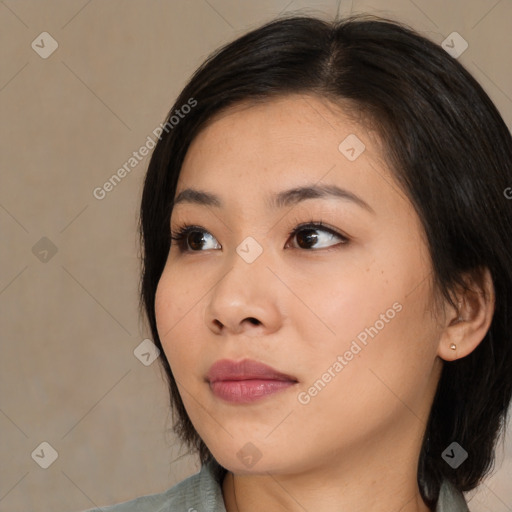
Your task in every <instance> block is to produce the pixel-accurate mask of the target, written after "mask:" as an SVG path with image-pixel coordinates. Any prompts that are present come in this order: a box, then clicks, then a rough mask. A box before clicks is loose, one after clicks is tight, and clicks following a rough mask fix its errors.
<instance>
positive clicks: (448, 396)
mask: <svg viewBox="0 0 512 512" xmlns="http://www.w3.org/2000/svg"><path fill="white" fill-rule="evenodd" d="M291 93H308V94H316V95H319V96H321V97H324V98H326V99H329V100H332V101H333V102H338V103H340V104H342V103H343V104H344V105H347V104H350V105H353V106H354V107H355V108H356V109H357V111H359V112H360V113H361V114H362V115H364V118H365V119H369V120H371V122H372V123H373V124H374V125H375V126H376V127H377V131H378V133H379V135H380V137H381V140H382V141H383V143H384V148H385V152H386V158H387V161H388V162H389V166H390V168H391V169H392V170H393V172H394V174H395V178H396V180H397V183H399V185H400V186H401V187H402V189H403V190H404V191H405V193H406V194H407V196H408V198H409V199H410V201H411V203H412V204H413V206H414V207H415V209H416V212H417V214H418V216H419V218H420V220H421V222H422V225H423V227H424V230H425V233H426V236H427V240H428V245H429V251H430V254H431V259H432V262H433V280H434V283H435V284H436V287H437V289H438V290H439V291H440V292H441V294H442V296H443V295H444V297H445V298H446V299H447V300H449V301H450V302H451V303H452V304H453V303H454V301H453V300H452V292H453V290H455V288H456V287H458V286H462V287H464V285H465V281H464V276H465V275H467V273H470V274H471V273H474V274H475V275H476V274H478V272H479V270H481V269H482V268H487V269H489V271H490V273H491V276H492V279H493V284H494V288H495V295H496V307H495V313H494V317H493V321H492V324H491V326H490V329H489V331H488V332H487V334H486V336H485V338H484V339H483V341H482V342H481V343H480V344H479V346H478V347H477V348H476V349H475V350H474V351H473V352H472V353H471V354H469V355H468V356H466V357H464V358H462V359H459V360H456V361H453V362H444V363H443V370H442V374H441V378H440V381H439V385H438V389H437V392H436V395H435V398H434V401H433V405H432V409H431V414H430V417H429V421H428V425H427V427H426V432H425V437H424V442H423V446H422V450H421V453H420V458H419V465H418V483H419V486H420V489H421V492H422V495H423V498H424V500H425V502H426V503H427V504H428V505H430V506H433V504H435V503H436V501H437V499H438V494H439V489H440V484H441V482H442V480H443V479H447V480H449V481H451V482H452V483H453V484H454V485H455V486H456V487H457V488H458V489H459V490H461V491H468V490H471V489H473V488H474V487H476V486H477V484H478V483H479V482H480V481H481V479H482V478H483V476H484V475H485V474H486V473H487V472H488V471H489V470H490V468H491V467H492V463H493V461H494V447H495V444H496V441H497V439H498V436H499V434H500V433H501V431H502V429H503V427H504V423H505V421H506V416H507V410H508V407H509V404H510V400H511V394H512V343H511V337H510V333H511V319H512V237H511V232H510V226H512V201H510V200H507V199H506V197H505V196H504V190H505V189H506V188H507V187H510V186H511V185H512V138H511V135H510V133H509V131H508V129H507V126H506V125H505V123H504V121H503V120H502V118H501V116H500V114H499V113H498V111H497V109H496V107H495V106H494V104H493V103H492V101H491V100H490V98H489V97H488V95H487V94H486V93H485V92H484V90H483V89H482V87H481V86H480V85H479V84H478V83H477V82H476V80H475V79H474V78H473V77H472V76H471V75H470V74H469V73H468V72H467V71H466V70H465V69H464V67H463V66H462V65H461V64H460V63H459V62H458V61H457V60H456V59H454V58H453V57H451V56H450V55H448V54H447V53H446V52H445V51H444V50H443V49H442V48H441V47H440V46H438V45H437V44H435V43H433V42H431V41H430V40H428V39H426V38H425V37H423V36H421V35H419V34H418V33H416V32H415V31H413V30H412V29H410V28H409V27H406V26H405V25H403V24H400V23H398V22H396V21H393V20H389V19H383V18H378V17H376V16H370V15H363V16H361V15H359V16H352V17H349V18H345V19H342V20H340V21H336V22H332V23H330V22H326V21H323V20H320V19H316V18H313V17H307V16H291V17H289V16H288V17H281V18H279V19H277V20H274V21H272V22H270V23H267V24H265V25H264V26H261V27H259V28H257V29H256V30H252V31H251V32H249V33H247V34H245V35H243V36H242V37H239V38H238V39H236V40H235V41H234V42H231V43H229V44H227V45H225V46H224V47H222V48H220V49H218V50H217V51H216V52H214V53H213V54H212V55H211V56H210V57H209V58H208V59H207V60H206V61H205V62H204V63H203V64H202V65H201V67H200V68H199V69H198V70H197V71H196V72H195V74H194V75H193V76H192V78H191V79H190V81H189V82H188V83H187V85H186V86H185V88H184V89H183V91H182V92H181V94H180V95H179V97H178V99H177V100H176V102H175V104H174V105H173V107H172V109H171V111H170V113H169V115H168V118H167V119H170V118H171V116H172V115H173V113H174V111H175V110H176V109H179V108H180V107H181V106H182V105H185V104H187V103H188V102H189V101H190V100H191V99H193V100H194V101H196V102H197V104H196V105H195V106H194V108H192V109H190V111H189V113H188V114H186V116H183V119H180V121H179V123H178V124H175V125H174V126H173V128H172V129H171V130H168V131H167V132H166V133H164V134H163V136H162V138H161V140H160V141H159V142H158V144H157V145H156V147H155V149H154V152H153V155H152V158H151V161H150V164H149V169H148V172H147V176H146V179H145V184H144V190H143V195H142V203H141V211H140V216H141V220H140V231H141V243H142V246H143V254H142V256H143V269H142V276H141V285H140V293H141V302H140V306H141V310H142V309H144V311H145V314H146V315H147V319H148V321H149V325H150V328H151V332H152V335H153V339H154V342H155V344H156V345H157V346H158V347H159V348H160V349H162V346H161V342H160V340H159V337H158V332H157V327H156V320H155V311H154V305H155V293H156V288H157V284H158V281H159V279H160V276H161V274H162V270H163V268H164V266H165V263H166V259H167V256H168V252H169V248H170V244H171V238H170V227H169V221H170V216H171V211H172V204H173V198H174V196H175V191H176V184H177V180H178V176H179V173H180V169H181V165H182V162H183V159H184V156H185V154H186V152H187V149H188V147H189V145H190V143H191V141H192V140H193V139H194V137H196V136H197V134H198V133H199V131H200V129H201V128H202V127H204V125H205V122H207V121H208V120H209V119H211V118H212V116H214V115H215V114H218V113H219V112H221V111H222V110H223V109H225V108H226V107H228V106H232V105H235V104H237V103H240V102H243V101H254V100H256V101H259V100H262V101H267V100H271V99H272V98H273V97H277V96H283V95H287V94H291ZM160 360H161V363H162V365H163V368H164V370H165V373H166V375H167V377H168V384H169V389H170V396H171V406H172V409H173V411H174V412H175V413H177V416H176V423H175V426H174V431H175V432H176V433H177V434H178V435H179V436H180V438H181V439H182V441H184V442H185V443H186V444H187V445H188V446H189V447H190V448H192V449H193V450H197V452H198V453H199V456H200V460H201V463H203V464H204V463H205V462H207V461H208V460H210V458H212V457H213V456H212V454H211V453H210V451H209V450H208V448H207V447H206V445H205V444H204V443H203V441H202V440H201V439H200V437H199V436H198V434H197V432H196V431H195V429H194V426H193V425H192V423H191V421H190V419H189V417H188V415H187V413H186V411H185V408H184V406H183V402H182V400H181V398H180V395H179V392H178V389H177V386H176V382H175V380H174V378H173V374H172V371H171V368H170V366H169V363H168V361H167V360H166V358H165V357H161V358H160ZM452 441H457V442H458V443H459V444H460V445H461V446H462V447H463V448H464V449H465V450H466V451H467V452H468V453H469V458H468V459H467V460H466V461H465V462H464V463H463V464H462V465H460V466H459V467H458V468H457V469H452V468H451V467H450V466H449V465H448V464H447V463H446V462H445V461H444V460H443V459H442V457H441V454H442V452H443V450H444V449H445V448H446V447H447V446H448V445H449V444H450V443H451V442H452Z"/></svg>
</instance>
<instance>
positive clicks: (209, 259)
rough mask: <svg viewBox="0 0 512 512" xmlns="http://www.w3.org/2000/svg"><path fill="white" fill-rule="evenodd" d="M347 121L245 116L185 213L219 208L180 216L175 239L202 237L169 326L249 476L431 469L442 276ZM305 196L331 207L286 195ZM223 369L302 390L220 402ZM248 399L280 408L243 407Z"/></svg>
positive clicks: (226, 126) (206, 162)
mask: <svg viewBox="0 0 512 512" xmlns="http://www.w3.org/2000/svg"><path fill="white" fill-rule="evenodd" d="M340 112H341V111H340V109H339V108H338V109H336V108H335V107H334V106H333V105H331V104H329V103H327V102H326V101H325V100H322V99H320V98H318V97H315V96H298V95H293V96H287V97H285V98H281V99H279V100H271V101H269V102H267V103H264V104H259V105H252V106H247V105H246V106H245V107H244V108H236V109H231V110H229V111H225V112H223V113H222V114H221V115H220V116H217V117H216V119H215V120H214V121H213V122H212V123H210V124H209V125H208V126H207V127H206V128H205V129H204V130H203V131H202V132H201V133H200V134H199V135H198V136H197V137H196V138H195V139H194V141H193V143H192V145H191V146H190V148H189V150H188V152H187V155H186V158H185V161H184V163H183V167H182V170H181V174H180V177H179V181H178V184H177V191H176V197H178V195H179V194H180V193H181V192H183V191H184V190H185V189H188V188H191V189H194V190H197V191H201V192H203V193H205V194H209V195H212V196H213V195H214V196H216V198H217V201H216V204H214V203H213V202H212V201H210V204H201V201H199V200H198V198H199V199H201V198H203V199H204V198H205V197H206V196H196V200H195V201H194V200H193V199H190V197H191V196H190V195H189V196H188V197H189V199H188V200H183V201H178V202H176V203H175V205H174V209H173V213H172V217H171V222H170V224H171V225H170V229H172V231H173V233H176V232H177V231H178V230H179V228H180V227H181V226H182V225H185V224H191V225H194V226H197V227H196V228H195V229H194V232H192V233H191V234H189V235H188V237H185V239H183V240H182V247H181V250H180V248H179V246H178V243H177V242H175V241H173V242H172V246H171V250H170V252H169V256H168V259H167V263H166V266H165V269H164V271H163V274H162V276H161V279H160V282H159V284H158V289H157V293H156V319H157V326H158V332H159V336H160V339H161V341H162V344H163V348H164V351H165V356H166V357H167V359H168V361H169V363H170V366H171V369H172V372H173V375H174V377H175V379H176V381H177V385H178V388H179V391H180V395H181V397H182V400H183V403H184V405H185V408H186V410H187V413H188V415H189V417H190V419H191V421H192V423H193V425H194V427H195V428H196V430H197V432H198V433H199V435H200V436H201V438H202V439H203V441H204V442H205V443H206V445H207V446H208V448H209V449H210V450H211V452H212V453H213V455H214V456H215V458H216V459H217V460H218V461H219V462H220V463H221V464H222V465H223V466H224V467H227V468H228V469H230V470H231V471H233V472H237V473H244V472H246V473H250V472H253V473H260V472H265V471H272V472H275V473H280V472H281V473H286V472H287V471H291V470H292V468H293V471H299V470H300V469H304V470H305V469H306V468H312V467H314V466H320V465H322V466H325V465H326V464H330V463H332V464H333V467H334V466H336V467H337V468H340V463H341V465H343V462H346V463H347V465H348V464H354V461H356V460H357V461H359V462H360V463H369V460H372V461H373V462H375V461H380V462H379V464H380V463H382V464H387V462H386V461H389V462H388V463H389V466H390V467H393V466H394V465H396V461H397V460H402V462H403V463H405V462H406V460H407V462H408V463H410V464H411V466H412V467H414V468H416V466H415V464H416V462H417V459H415V458H414V457H416V456H417V453H415V454H414V457H413V458H412V459H411V458H410V456H409V455H408V454H410V453H411V451H415V450H416V451H417V452H418V453H419V448H420V443H421V436H422V433H423V430H424V428H425V423H426V420H427V417H428V413H429V410H430V406H431V400H432V397H433V393H434V392H435V388H436V385H437V381H438V378H439V372H440V368H441V366H440V360H439V359H438V358H437V357H436V355H437V349H438V344H439V338H440V334H441V332H440V329H439V327H437V325H436V323H435V321H434V318H433V316H432V293H431V283H432V274H431V270H432V268H431V262H430V258H429V254H428V250H427V247H426V243H425V239H424V235H423V231H422V228H421V224H420V222H419V219H418V217H417V215H416V213H415V211H414V209H413V207H412V205H411V204H410V202H409V201H408V200H407V199H406V197H405V195H404V194H403V193H402V192H401V191H400V189H399V187H398V185H397V184H396V182H395V181H394V179H393V177H392V175H391V173H390V172H389V171H388V169H387V168H386V167H385V165H384V163H383V161H382V154H381V149H380V146H379V143H378V139H377V137H376V136H375V133H374V132H370V131H367V130H366V129H364V128H363V127H362V126H361V125H360V124H358V123H355V122H354V121H350V120H349V118H348V117H346V116H344V115H343V114H342V113H340ZM362 144H364V146H363V145H362ZM302 187H312V188H317V187H319V188H320V189H321V190H323V191H324V192H319V193H318V192H317V193H313V192H311V191H310V192H305V193H299V192H297V193H289V194H288V193H286V194H285V192H286V191H289V190H291V189H298V188H302ZM330 187H331V188H332V189H333V190H334V187H338V189H339V194H338V195H335V194H329V193H325V191H327V190H328V189H329V188H330ZM283 194H284V195H283ZM279 195H283V196H282V197H281V200H280V201H276V200H275V199H276V197H279ZM170 199H171V198H170ZM204 202H205V201H203V203H204ZM320 221H321V222H322V223H323V224H324V226H322V227H318V226H316V227H315V226H309V227H302V228H300V230H298V231H297V232H296V233H294V234H292V235H290V232H292V231H293V230H295V229H296V228H297V226H299V225H300V224H305V223H310V222H311V223H318V222H320ZM221 359H229V360H232V361H235V362H238V361H241V360H244V359H252V360H256V361H259V362H261V363H264V364H266V365H269V366H271V367H273V368H274V369H276V370H277V371H278V372H281V373H283V374H286V375H288V376H291V377H293V379H292V381H293V382H290V381H288V382H287V383H285V384H283V382H282V381H281V383H276V381H275V380H271V379H269V378H268V377H267V378H266V379H263V380H264V381H261V380H260V381H255V380H253V381H252V383H251V382H249V381H248V380H246V381H245V383H240V381H238V382H235V383H233V381H231V382H227V380H229V377H224V380H225V382H224V383H223V384H222V383H221V384H219V383H217V384H215V385H212V384H211V383H210V382H209V381H208V380H207V375H208V373H209V370H210V367H211V366H212V365H213V364H214V363H215V362H216V361H218V360H221ZM253 377H254V375H253ZM221 379H222V377H221ZM226 379H227V380H226ZM222 390H224V391H225V392H226V393H228V395H222V394H221V391H222ZM242 390H245V391H246V392H249V393H251V392H252V393H256V394H257V393H259V392H264V393H266V392H268V391H269V390H274V391H275V392H273V393H269V394H263V395H261V396H259V397H256V398H253V399H252V400H238V401H237V400H236V396H238V395H237V393H240V392H241V391H242ZM214 391H215V392H214ZM229 393H234V397H233V395H229ZM230 396H231V399H230V398H229V397H230ZM244 396H245V395H244ZM404 447H405V448H404ZM411 447H414V450H411ZM390 450H391V452H390ZM401 450H406V451H404V452H403V453H402V452H401ZM391 454H392V455H393V456H391V457H390V455H391ZM395 456H396V457H395ZM368 457H370V458H371V459H368ZM408 457H409V458H408Z"/></svg>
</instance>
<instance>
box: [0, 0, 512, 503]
mask: <svg viewBox="0 0 512 512" xmlns="http://www.w3.org/2000/svg"><path fill="white" fill-rule="evenodd" d="M338 4H339V2H338V1H334V0H331V1H328V0H325V1H307V0H304V1H301V0H295V1H290V0H263V1H261V0H260V1H248V0H243V1H241V0H208V1H207V0H172V1H163V0H151V1H142V0H109V1H100V0H72V1H71V0H65V1H64V0H61V1H57V0H51V1H50V0H47V1H43V0H3V1H0V110H1V117H0V119H1V127H0V164H1V167H0V168H1V171H0V172H1V174H0V176H1V182H0V183H1V184H0V230H1V231H0V232H1V244H0V325H1V350H2V352H1V357H0V375H1V388H0V431H1V434H0V435H1V441H0V460H1V468H0V512H7V511H9V512H21V511H40V512H50V511H51V512H64V511H67V512H72V511H79V510H84V509H86V508H90V507H93V506H95V505H106V504H111V503H118V502H121V501H125V500H128V499H131V498H134V497H136V496H140V495H143V494H150V493H153V492H161V491H163V490H165V489H167V488H168V487H170V486H171V485H173V484H174V483H176V482H178V481H180V480H182V479H183V478H185V477H187V476H189V475H191V474H193V473H195V472H196V471H197V469H198V468H199V466H198V465H197V463H196V461H195V459H194V458H192V457H191V456H190V455H187V454H186V453H185V450H184V449H181V448H180V446H179V445H178V444H175V440H174V438H173V436H172V434H170V433H168V430H169V427H170V421H169V420H170V418H169V414H168V405H167V390H166V388H165V385H164V383H163V380H162V377H161V373H160V370H159V367H158V363H157V362H155V363H153V364H151V365H149V366H145V365H144V364H142V363H141V361H140V360H139V359H137V358H136V357H135V355H134V350H135V349H136V348H137V347H138V346H139V344H140V343H141V342H142V340H144V339H145V338H148V337H149V332H148V331H147V330H146V328H145V327H144V324H143V323H142V322H141V321H139V319H138V318H137V288H138V270H139V263H138V259H137V258H138V245H137V237H136V222H137V215H138V205H139V200H140V193H141V186H142V178H143V175H144V172H145V169H146V166H147V163H148V157H146V158H144V160H143V161H141V162H140V163H139V164H138V165H137V166H136V167H134V168H133V169H131V172H130V173H129V174H128V175H127V176H126V177H125V178H124V179H123V180H122V181H121V182H120V183H119V184H118V185H117V186H116V187H115V188H114V189H113V190H112V191H110V192H109V193H108V194H106V196H105V197H104V198H103V199H101V200H100V199H96V198H95V197H94V195H93V190H94V189H95V188H96V187H101V186H102V185H103V183H104V182H105V181H106V180H107V179H109V177H110V176H111V175H112V174H114V173H115V172H116V171H117V169H118V168H119V167H121V166H122V165H123V164H124V163H125V162H126V161H127V160H128V159H129V158H130V157H131V156H132V152H133V151H136V150H138V149H139V148H140V147H141V146H142V145H143V144H144V143H145V141H146V139H147V136H148V135H151V133H152V131H153V130H154V129H155V128H156V127H157V126H158V124H159V123H160V122H161V121H162V120H163V119H164V116H165V114H166V113H167V111H168V110H169V108H170V106H171V104H172V103H173V101H174V98H175V97H176V95H177V94H178V92H179V91H180V88H181V87H182V86H183V85H184V83H185V81H186V79H187V78H188V77H189V75H190V74H191V73H192V71H193V70H194V69H195V68H196V66H198V65H199V64H200V63H201V62H202V60H203V59H204V58H205V57H206V56H207V54H208V53H209V52H210V51H211V50H213V49H214V48H216V47H217V46H219V45H220V44H221V43H224V42H226V41H228V40H231V39H233V38H234V37H236V36H238V35H240V34H242V33H244V32H245V31H247V30H248V29H250V28H254V27H256V26H257V25H258V24H260V23H262V22H263V21H266V20H268V19H270V18H272V17H273V16H275V15H277V14H278V13H280V12H283V11H300V12H308V13H312V14H318V15H321V16H325V17H334V16H335V15H336V12H337V11H338V10H339V14H340V15H342V14H344V13H348V12H351V11H352V12H360V11H367V12H373V13H376V14H381V15H386V16H391V17H396V18H398V19H400V20H402V21H405V22H407V23H409V24H411V25H412V26H413V27H415V28H417V29H418V30H420V31H421V32H423V33H424V34H425V35H427V36H428V37H430V38H432V39H433V40H434V41H436V42H438V43H441V42H442V41H443V40H444V39H445V38H446V37H447V36H448V35H449V34H450V33H452V32H453V31H457V32H458V33H460V34H461V35H462V36H463V38H464V39H465V40H466V41H467V42H468V43H469V47H468V49H467V50H466V51H465V52H464V53H463V54H462V55H461V56H460V58H459V59H460V61H461V62H462V63H463V64H464V65H465V66H467V68H468V69H469V70H470V71H471V72H472V73H473V74H474V75H475V76H476V77H477V79H478V80H479V81H480V82H481V84H482V85H483V87H484V88H485V89H486V91H487V92H488V93H489V95H490V96H491V98H492V99H493V100H494V101H495V103H496V104H497V106H498V108H499V109H500V111H501V112H502V114H503V116H504V118H505V120H506V122H507V124H508V126H509V127H510V126H511V121H512V68H511V51H512V31H511V28H512V25H511V24H512V2H510V0H501V1H498V0H471V1H465V0H459V1H451V2H446V1H442V0H434V1H427V0H414V1H413V0H389V1H386V0H374V1H373V2H372V1H363V0H361V1H357V0H356V1H353V2H351V1H342V2H341V4H340V5H338ZM42 32H48V33H49V34H50V35H51V37H52V38H53V39H54V40H55V41H56V42H57V44H58V48H57V49H56V51H54V53H52V54H51V55H49V56H48V57H47V58H42V57H41V56H40V54H43V56H46V55H45V52H46V53H48V52H49V51H50V50H51V49H52V46H51V45H52V44H55V43H53V42H52V41H51V40H50V38H49V36H47V35H43V36H40V37H38V36H39V35H40V34H41V33H42ZM41 39H43V42H41ZM33 41H35V42H34V45H39V46H35V47H34V49H33V48H32V47H31V44H32V42H33ZM37 52H39V53H37ZM55 251H56V252H55ZM42 442H47V443H49V444H50V445H51V447H53V449H54V450H55V451H56V452H57V455H58V457H57V459H56V460H55V461H54V462H53V463H52V464H51V465H50V466H49V467H48V468H47V469H43V468H42V467H40V464H43V465H44V464H45V463H46V464H47V463H49V462H51V456H52V451H51V448H49V447H48V446H46V445H43V446H40V445H41V443H42ZM41 450H43V451H42V452H41ZM42 454H44V456H43V455H42ZM180 457H181V458H180ZM497 468H498V469H497V470H496V471H495V472H494V474H493V476H492V477H490V478H489V479H487V480H486V482H485V484H484V485H482V486H481V487H480V489H479V490H478V492H476V493H473V494H474V497H473V498H472V500H471V502H470V507H471V510H472V511H473V512H482V511H493V512H505V511H507V510H508V511H510V510H512V483H511V477H510V474H512V432H510V434H509V436H508V438H507V439H506V440H505V443H504V444H502V446H501V448H500V451H499V453H498V465H497Z"/></svg>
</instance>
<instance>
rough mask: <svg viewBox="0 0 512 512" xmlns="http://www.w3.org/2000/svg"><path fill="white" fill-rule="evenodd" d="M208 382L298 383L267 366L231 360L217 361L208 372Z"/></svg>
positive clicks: (253, 362) (250, 361) (289, 376)
mask: <svg viewBox="0 0 512 512" xmlns="http://www.w3.org/2000/svg"><path fill="white" fill-rule="evenodd" d="M206 380H207V381H209V382H210V383H213V382H218V381H240V380H273V381H288V382H297V379H296V378H295V377H293V376H291V375H287V374H285V373H282V372H279V371H278V370H276V369H275V368H272V367H271V366H268V365H266V364H263V363H260V362H258V361H254V360H253V359H243V360H242V361H239V362H236V361H232V360H230V359H221V360H219V361H216V362H215V363H214V364H213V365H212V366H211V368H210V370H209V371H208V375H207V376H206Z"/></svg>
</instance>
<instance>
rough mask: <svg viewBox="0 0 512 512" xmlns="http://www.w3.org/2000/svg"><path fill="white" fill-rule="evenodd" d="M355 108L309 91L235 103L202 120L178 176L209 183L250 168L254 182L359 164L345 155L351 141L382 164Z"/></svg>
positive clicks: (377, 147)
mask: <svg viewBox="0 0 512 512" xmlns="http://www.w3.org/2000/svg"><path fill="white" fill-rule="evenodd" d="M355 113H356V112H355V110H354V108H353V107H352V108H351V107H350V105H347V107H346V108H345V107H342V106H340V105H338V104H334V103H332V102H329V101H328V100H326V99H325V98H321V97H319V96H312V95H295V94H294V95H289V96H284V97H279V98H275V99H270V100H265V101H259V102H256V101H252V102H244V103H239V104H236V105H234V106H231V107H229V108H228V109H225V110H223V111H221V112H219V113H217V114H216V115H215V116H214V117H213V118H212V119H210V120H208V121H207V122H206V123H205V124H204V125H203V127H202V129H201V130H200V132H199V133H198V134H197V135H196V137H195V138H194V140H193V141H192V143H191V145H190V147H189V149H188V151H187V154H186V156H185V159H184V162H183V165H182V169H181V173H180V180H179V181H184V180H187V181H188V180H193V181H194V182H196V183H197V182H204V183H213V182H215V181H216V180H218V179H222V178H223V177H226V178H228V177H231V178H233V177H241V176H242V175H244V174H245V173H246V172H251V173H252V174H253V179H254V180H255V181H258V177H259V178H260V179H261V180H262V181H265V180H269V179H272V180H273V182H274V183H275V180H279V179H280V177H281V176H286V177H287V178H289V172H290V171H293V173H294V174H295V175H296V176H298V177H300V176H301V175H304V176H305V177H307V176H310V177H311V173H316V174H318V173H322V171H323V172H324V173H325V172H326V171H327V170H328V169H329V168H330V167H331V166H332V165H337V166H339V164H350V165H346V167H349V168H350V167H352V168H353V169H354V168H356V167H358V164H357V163H356V162H355V161H352V162H350V160H348V159H347V156H351V154H350V149H351V148H350V147H345V146H350V145H351V144H350V143H352V145H353V143H354V142H355V143H356V144H358V146H357V147H356V148H355V149H356V150H357V151H358V152H359V151H364V159H365V160H366V161H367V160H368V159H371V160H372V161H373V164H374V165H378V166H379V167H383V164H384V162H383V160H382V151H381V142H380V139H379V137H378V134H377V133H376V132H375V131H374V130H371V129H368V128H367V127H366V126H365V125H364V124H363V123H362V122H360V121H359V122H358V121H357V120H356V115H355ZM345 140H347V141H348V143H347V144H342V143H343V142H344V141H345ZM340 144H342V147H340ZM362 148H364V150H363V149H362ZM342 150H349V152H348V153H345V154H344V153H343V151H342ZM352 156H353V151H352ZM329 164H330V165H329ZM326 165H327V167H326ZM206 170H207V172H205V171H206ZM220 171H222V172H220ZM256 171H257V172H256Z"/></svg>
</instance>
